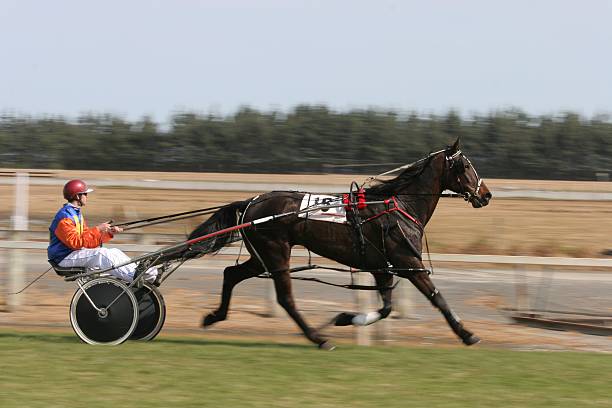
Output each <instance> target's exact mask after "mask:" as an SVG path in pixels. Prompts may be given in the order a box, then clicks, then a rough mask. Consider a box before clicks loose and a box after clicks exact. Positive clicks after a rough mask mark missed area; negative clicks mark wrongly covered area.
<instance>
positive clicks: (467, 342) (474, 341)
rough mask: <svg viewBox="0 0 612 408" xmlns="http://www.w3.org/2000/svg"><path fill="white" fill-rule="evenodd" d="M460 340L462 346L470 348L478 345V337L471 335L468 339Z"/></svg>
mask: <svg viewBox="0 0 612 408" xmlns="http://www.w3.org/2000/svg"><path fill="white" fill-rule="evenodd" d="M461 340H463V344H465V345H466V346H471V345H473V344H477V343H480V337H478V336H476V335H474V334H472V335H471V336H469V337H465V338H463V339H461Z"/></svg>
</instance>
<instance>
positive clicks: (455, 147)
mask: <svg viewBox="0 0 612 408" xmlns="http://www.w3.org/2000/svg"><path fill="white" fill-rule="evenodd" d="M459 144H460V138H459V137H457V140H455V143H454V144H453V145H452V146H451V152H452V153H455V152H458V151H459Z"/></svg>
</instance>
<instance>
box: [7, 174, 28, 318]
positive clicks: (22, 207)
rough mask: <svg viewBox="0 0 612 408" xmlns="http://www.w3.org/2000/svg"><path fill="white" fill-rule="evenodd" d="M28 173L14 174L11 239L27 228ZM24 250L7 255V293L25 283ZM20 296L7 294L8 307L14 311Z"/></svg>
mask: <svg viewBox="0 0 612 408" xmlns="http://www.w3.org/2000/svg"><path fill="white" fill-rule="evenodd" d="M29 184H30V182H29V175H28V173H23V172H18V173H17V174H15V209H14V215H13V217H12V220H11V221H12V227H13V236H12V237H11V239H12V240H13V241H20V240H21V238H22V237H21V235H22V234H20V231H27V229H28V213H29V208H28V204H29V199H30V192H29V187H30V186H29ZM24 255H25V252H24V250H22V249H13V250H12V251H10V255H9V293H15V292H18V291H20V290H21V289H23V287H24V285H25V262H24V261H25V256H24ZM22 296H23V294H20V295H12V294H11V295H9V296H8V308H9V311H14V310H15V309H16V308H17V307H19V306H21V304H22Z"/></svg>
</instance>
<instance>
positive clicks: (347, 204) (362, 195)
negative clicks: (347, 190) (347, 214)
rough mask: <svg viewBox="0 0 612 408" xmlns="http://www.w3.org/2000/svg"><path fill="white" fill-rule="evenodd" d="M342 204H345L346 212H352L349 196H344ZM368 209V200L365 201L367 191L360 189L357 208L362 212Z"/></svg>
mask: <svg viewBox="0 0 612 408" xmlns="http://www.w3.org/2000/svg"><path fill="white" fill-rule="evenodd" d="M342 204H344V208H345V210H346V211H352V210H353V207H352V204H354V203H350V202H349V194H342ZM366 207H367V204H366V199H365V190H364V189H363V188H360V189H359V190H357V208H358V209H359V210H362V209H364V208H366Z"/></svg>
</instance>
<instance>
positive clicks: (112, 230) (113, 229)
mask: <svg viewBox="0 0 612 408" xmlns="http://www.w3.org/2000/svg"><path fill="white" fill-rule="evenodd" d="M120 232H123V228H121V227H115V226H114V225H113V226H111V227H110V233H111V234H118V233H120Z"/></svg>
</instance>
